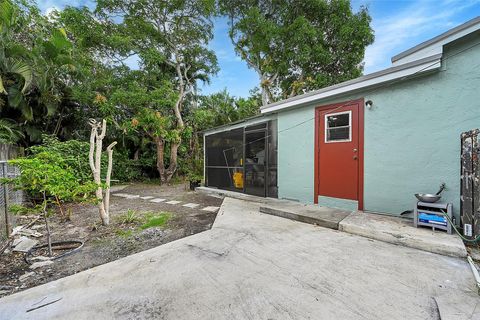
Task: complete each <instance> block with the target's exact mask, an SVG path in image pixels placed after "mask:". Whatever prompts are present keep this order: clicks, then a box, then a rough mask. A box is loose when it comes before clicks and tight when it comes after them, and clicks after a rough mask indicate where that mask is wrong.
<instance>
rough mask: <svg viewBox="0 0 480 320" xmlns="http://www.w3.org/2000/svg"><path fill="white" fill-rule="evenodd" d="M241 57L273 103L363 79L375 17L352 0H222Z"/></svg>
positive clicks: (222, 9)
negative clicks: (365, 58) (353, 3)
mask: <svg viewBox="0 0 480 320" xmlns="http://www.w3.org/2000/svg"><path fill="white" fill-rule="evenodd" d="M220 8H221V11H222V12H223V13H224V14H226V15H227V16H228V17H229V25H230V38H231V39H232V42H233V44H234V46H235V50H236V51H237V53H238V54H239V55H240V56H241V57H242V59H243V60H245V61H246V62H247V63H248V65H249V67H250V68H252V69H254V70H255V71H256V72H257V73H258V75H259V78H260V87H261V90H262V103H263V104H264V105H265V104H268V103H270V102H273V101H275V100H278V99H284V98H288V97H292V96H295V95H297V94H301V93H304V92H306V91H309V90H314V89H318V88H322V87H325V86H329V85H333V84H336V83H339V82H342V81H346V80H349V79H352V78H355V77H358V76H359V75H361V73H362V70H363V65H362V60H363V57H364V54H365V48H366V46H368V45H369V44H371V43H372V42H373V38H374V37H373V30H372V29H371V27H370V21H371V17H370V15H369V14H368V10H367V9H366V8H364V7H362V8H361V9H360V10H359V12H357V13H354V12H353V11H352V8H351V6H350V1H349V0H333V1H327V0H304V1H294V0H266V1H265V0H242V1H238V0H220Z"/></svg>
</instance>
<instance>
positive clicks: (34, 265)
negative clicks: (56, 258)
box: [30, 260, 53, 270]
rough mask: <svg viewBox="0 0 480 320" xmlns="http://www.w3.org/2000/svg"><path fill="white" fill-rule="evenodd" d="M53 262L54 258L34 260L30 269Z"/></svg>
mask: <svg viewBox="0 0 480 320" xmlns="http://www.w3.org/2000/svg"><path fill="white" fill-rule="evenodd" d="M51 264H53V261H52V260H46V261H39V262H34V263H32V264H31V265H30V269H32V270H35V269H38V268H41V267H45V266H49V265H51Z"/></svg>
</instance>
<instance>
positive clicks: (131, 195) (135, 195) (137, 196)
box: [113, 193, 140, 199]
mask: <svg viewBox="0 0 480 320" xmlns="http://www.w3.org/2000/svg"><path fill="white" fill-rule="evenodd" d="M113 195H114V196H117V197H122V198H127V199H134V198H140V195H138V194H129V193H114V194H113Z"/></svg>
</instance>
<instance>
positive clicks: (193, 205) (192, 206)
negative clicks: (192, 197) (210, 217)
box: [183, 203, 200, 209]
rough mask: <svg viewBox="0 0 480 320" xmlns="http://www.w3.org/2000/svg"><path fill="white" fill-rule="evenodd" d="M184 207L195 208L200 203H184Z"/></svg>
mask: <svg viewBox="0 0 480 320" xmlns="http://www.w3.org/2000/svg"><path fill="white" fill-rule="evenodd" d="M183 206H184V207H187V208H191V209H194V208H196V207H198V206H200V205H199V204H198V203H186V204H184V205H183Z"/></svg>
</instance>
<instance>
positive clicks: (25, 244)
mask: <svg viewBox="0 0 480 320" xmlns="http://www.w3.org/2000/svg"><path fill="white" fill-rule="evenodd" d="M37 243H38V241H37V240H32V239H30V238H27V237H21V238H20V241H19V242H18V243H17V245H16V246H15V248H13V251H16V252H28V251H29V250H30V249H32V248H33V247H34V246H35V245H36V244H37Z"/></svg>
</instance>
